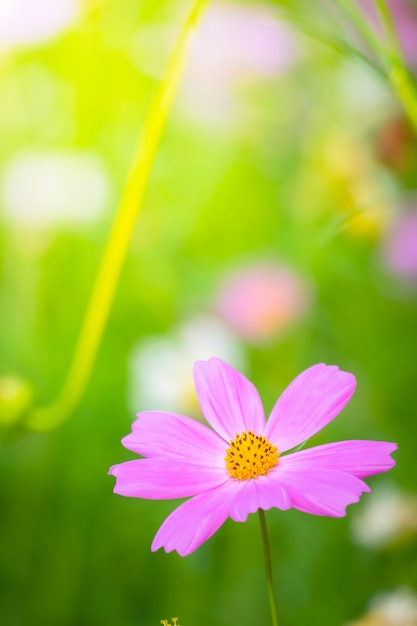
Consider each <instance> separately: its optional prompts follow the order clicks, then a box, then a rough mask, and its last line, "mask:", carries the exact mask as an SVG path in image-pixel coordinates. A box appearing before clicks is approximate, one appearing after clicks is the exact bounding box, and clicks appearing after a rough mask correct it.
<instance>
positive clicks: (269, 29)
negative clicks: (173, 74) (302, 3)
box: [183, 2, 298, 120]
mask: <svg viewBox="0 0 417 626" xmlns="http://www.w3.org/2000/svg"><path fill="white" fill-rule="evenodd" d="M297 57H298V54H297V48H296V45H295V42H294V38H293V35H292V33H291V31H290V30H289V28H288V27H287V25H286V24H285V23H283V22H282V21H281V20H280V19H279V18H278V15H277V13H276V12H274V11H273V9H271V7H270V6H269V5H267V4H262V3H261V4H257V5H256V6H255V5H245V6H243V5H236V4H231V3H227V2H226V3H223V4H222V3H219V4H216V5H213V6H212V7H210V8H209V10H208V11H207V15H206V17H205V19H204V21H203V23H202V24H201V27H200V29H199V32H198V33H197V36H196V39H195V43H194V46H193V50H192V53H191V54H190V60H189V63H188V67H187V71H186V74H185V78H184V85H183V89H184V95H185V98H184V101H183V105H184V106H186V107H187V109H188V110H189V111H190V113H192V112H195V113H196V114H197V115H198V117H199V118H206V119H208V120H213V119H214V120H218V119H219V118H220V119H224V118H225V117H227V119H230V118H231V116H232V115H233V113H234V109H235V107H234V105H235V104H236V102H234V95H235V92H236V89H237V88H238V87H240V86H241V85H247V84H252V83H253V82H254V81H259V80H260V79H268V78H272V77H274V76H278V75H280V74H282V73H284V72H285V71H286V70H287V69H288V68H289V67H291V66H292V65H293V63H294V60H295V59H296V58H297Z"/></svg>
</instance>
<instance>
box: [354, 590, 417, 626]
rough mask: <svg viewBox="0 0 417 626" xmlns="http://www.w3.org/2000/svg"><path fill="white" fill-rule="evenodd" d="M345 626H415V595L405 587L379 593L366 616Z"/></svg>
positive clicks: (416, 609) (416, 597) (416, 600)
mask: <svg viewBox="0 0 417 626" xmlns="http://www.w3.org/2000/svg"><path fill="white" fill-rule="evenodd" d="M346 626H417V594H416V593H415V592H414V591H412V590H411V589H408V588H405V587H402V588H399V589H396V590H394V591H391V592H389V593H380V594H378V595H376V596H375V597H374V598H373V600H372V601H371V603H370V609H369V612H368V613H367V614H366V615H364V616H363V617H362V618H360V619H359V620H357V621H355V622H350V623H349V624H347V625H346Z"/></svg>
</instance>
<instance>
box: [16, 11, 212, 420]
mask: <svg viewBox="0 0 417 626" xmlns="http://www.w3.org/2000/svg"><path fill="white" fill-rule="evenodd" d="M208 2H209V0H196V1H195V3H194V6H193V8H192V10H191V12H190V14H189V15H188V18H187V20H186V21H185V23H184V26H183V28H182V31H181V33H180V36H179V39H178V41H177V43H176V46H175V48H174V50H173V53H172V56H171V58H170V61H169V64H168V68H167V74H166V77H165V79H164V80H163V81H162V83H161V84H160V86H159V88H158V90H157V93H156V95H155V98H154V100H153V103H152V105H151V108H150V111H149V114H148V118H147V121H146V124H145V128H144V132H143V135H142V138H141V141H140V142H139V146H138V149H137V151H136V155H135V157H134V160H133V165H132V169H131V172H130V175H129V177H128V180H127V183H126V186H125V189H124V192H123V195H122V198H121V201H120V205H119V208H118V211H117V214H116V219H115V222H114V224H113V227H112V229H111V231H110V235H109V238H108V241H107V245H106V247H105V250H104V253H103V257H102V261H101V264H100V267H99V269H98V273H97V277H96V280H95V283H94V286H93V289H92V293H91V296H90V301H89V304H88V307H87V311H86V313H85V317H84V320H83V323H82V326H81V331H80V335H79V338H78V341H77V344H76V347H75V351H74V356H73V359H72V362H71V365H70V368H69V371H68V375H67V378H66V380H65V382H64V384H63V386H62V389H61V391H60V393H59V395H58V397H57V398H56V400H55V401H54V402H53V403H52V404H50V405H48V406H46V407H40V408H35V409H34V410H33V411H32V412H31V413H30V414H29V415H28V417H27V420H26V423H27V425H28V426H29V427H30V428H33V429H35V430H49V429H51V428H54V427H56V426H58V425H59V424H61V423H62V422H64V421H65V420H66V419H67V417H68V416H69V415H70V414H71V413H72V411H73V410H74V409H75V408H76V406H77V405H78V403H79V402H80V400H81V398H82V396H83V394H84V391H85V388H86V386H87V384H88V381H89V379H90V376H91V372H92V369H93V367H94V362H95V359H96V356H97V351H98V349H99V346H100V343H101V339H102V336H103V332H104V329H105V327H106V323H107V319H108V316H109V312H110V308H111V305H112V302H113V299H114V295H115V291H116V287H117V284H118V281H119V276H120V272H121V269H122V266H123V262H124V259H125V257H126V253H127V250H128V247H129V243H130V239H131V236H132V232H133V229H134V226H135V223H136V218H137V216H138V213H139V210H140V208H141V204H142V200H143V196H144V193H145V190H146V186H147V183H148V179H149V174H150V171H151V167H152V164H153V161H154V157H155V154H156V151H157V148H158V146H159V143H160V140H161V137H162V133H163V130H164V128H165V124H166V120H167V117H168V114H169V111H170V109H171V106H172V103H173V100H174V97H175V94H176V91H177V88H178V85H179V82H180V79H181V77H182V74H183V70H184V67H185V63H186V60H187V51H188V48H189V44H190V40H191V36H192V34H193V32H194V30H195V28H196V26H197V24H198V22H199V20H200V18H201V17H202V15H203V12H204V10H205V8H206V6H207V5H208Z"/></svg>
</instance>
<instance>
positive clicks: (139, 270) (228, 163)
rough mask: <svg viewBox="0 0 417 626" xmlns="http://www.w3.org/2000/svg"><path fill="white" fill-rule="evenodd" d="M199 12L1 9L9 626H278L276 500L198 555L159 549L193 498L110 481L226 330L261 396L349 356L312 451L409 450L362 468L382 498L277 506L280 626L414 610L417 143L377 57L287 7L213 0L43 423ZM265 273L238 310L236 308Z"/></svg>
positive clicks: (2, 432)
mask: <svg viewBox="0 0 417 626" xmlns="http://www.w3.org/2000/svg"><path fill="white" fill-rule="evenodd" d="M281 4H282V3H281ZM317 4H318V5H320V6H318V7H317V9H316V15H315V24H316V26H315V27H314V28H315V29H316V31H315V32H316V34H317V32H319V31H320V28H319V26H320V24H324V23H326V21H328V25H330V26H329V28H330V30H331V32H332V34H333V35H334V36H335V37H337V36H338V35H339V33H340V32H341V31H342V29H343V18H342V16H339V15H337V12H335V13H334V15H330V13H331V11H330V13H329V7H328V5H327V4H326V3H325V2H322V3H317ZM30 5H31V6H32V9H31V10H29V6H30ZM287 5H288V7H289V8H290V9H291V10H294V12H295V13H294V14H295V15H297V11H301V12H302V11H304V9H305V8H306V7H307V9H308V4H306V5H305V6H304V5H303V3H299V4H297V3H295V2H292V3H287ZM411 5H412V3H411V4H410V6H409V9H412V6H411ZM190 6H191V3H190V2H186V1H185V0H184V2H179V1H176V0H169V1H168V0H166V1H161V0H157V1H155V0H84V1H83V2H82V1H81V0H80V1H79V2H76V1H75V0H71V1H70V0H62V1H61V2H51V1H49V2H48V1H47V0H36V2H35V0H33V1H32V2H25V1H24V0H6V2H5V5H4V7H5V8H4V9H3V14H2V13H1V11H0V137H1V140H0V168H1V174H0V419H1V424H0V511H1V514H0V580H1V585H0V594H1V595H0V623H1V624H2V625H4V626H15V625H16V626H22V625H23V626H26V625H27V626H56V625H59V626H86V625H89V626H93V625H94V626H95V625H97V626H98V625H100V626H110V625H111V626H116V625H117V626H153V625H156V624H159V623H160V620H161V619H170V618H171V616H178V617H179V618H180V619H179V623H180V624H181V626H197V624H198V625H199V626H206V625H207V626H208V624H216V626H231V624H242V625H244V624H256V625H258V624H268V623H269V612H268V605H267V597H266V591H265V584H264V564H263V555H262V546H261V536H260V530H259V527H258V520H257V517H256V516H250V518H249V520H248V522H247V523H246V524H236V523H233V522H231V521H230V520H229V521H228V522H227V523H226V524H225V525H224V526H223V527H222V528H221V529H220V530H219V531H218V532H217V533H216V534H215V535H214V537H213V538H212V539H210V540H209V541H208V542H207V543H206V544H204V545H203V546H202V547H201V548H200V549H199V550H198V551H197V552H196V553H194V554H192V555H191V556H189V557H186V558H183V559H182V558H181V557H179V556H178V555H177V554H176V553H171V554H168V555H167V554H165V553H164V552H162V551H159V552H158V553H156V554H152V553H151V552H150V545H151V542H152V538H153V536H154V534H155V532H156V530H157V529H158V527H159V525H160V524H161V523H162V521H163V520H164V519H165V517H166V516H167V515H168V514H169V512H170V511H172V510H173V508H174V507H175V506H176V504H177V503H175V502H151V501H145V500H135V499H129V498H121V497H119V496H115V495H113V494H112V488H113V484H114V479H113V478H111V477H109V476H107V471H108V468H109V466H110V465H113V464H115V463H119V462H122V461H124V460H128V459H132V458H134V455H133V454H132V453H130V452H128V451H127V450H125V449H124V448H123V447H122V446H121V444H120V439H121V438H122V437H123V436H124V435H126V434H127V433H128V432H129V430H130V424H131V423H132V421H133V420H134V418H135V413H136V412H137V411H139V410H142V409H145V408H167V409H169V408H171V410H173V411H179V412H183V413H185V414H188V415H192V416H193V417H196V418H201V416H200V415H199V412H198V408H197V406H196V401H195V397H194V396H193V391H192V381H191V378H190V376H191V370H192V365H193V361H194V360H195V359H197V358H207V357H208V356H209V354H208V353H210V352H211V351H212V350H213V346H216V354H217V355H218V356H224V358H228V359H229V360H230V362H231V363H232V364H233V365H235V366H236V367H239V368H240V369H241V370H242V371H243V372H244V373H245V374H246V375H247V376H248V377H249V378H250V379H251V380H252V381H253V382H254V383H255V385H256V386H257V387H258V389H259V391H260V394H261V397H262V398H263V400H264V404H265V409H266V411H267V412H268V411H269V410H270V409H271V408H272V406H273V404H274V402H275V401H276V398H277V397H278V395H279V393H280V392H281V391H282V390H283V389H284V388H285V386H286V385H287V384H288V383H289V382H290V381H291V380H292V378H294V377H295V376H296V375H297V374H298V373H299V372H300V371H302V370H303V369H305V368H306V367H308V366H310V365H312V364H314V363H317V362H326V363H329V364H337V365H338V366H339V367H340V368H342V369H345V370H347V371H350V372H353V373H354V374H355V376H356V377H357V391H356V393H355V395H354V397H353V399H352V401H351V402H350V404H349V405H348V407H347V408H346V409H345V410H344V411H343V413H342V415H341V416H339V417H338V418H337V419H336V420H335V422H333V423H332V424H331V425H329V426H328V427H327V428H326V429H325V431H324V432H320V433H319V434H318V435H316V436H315V437H314V438H313V440H312V441H311V442H309V445H314V444H319V443H327V442H331V441H337V440H341V439H360V438H364V439H366V438H369V439H381V440H386V441H395V442H397V443H398V445H399V451H398V452H397V453H396V460H397V466H396V467H395V468H394V470H392V471H391V472H390V473H389V474H388V475H381V476H376V477H373V478H371V479H369V484H370V485H371V487H372V488H375V492H374V493H373V494H370V495H364V496H363V498H362V500H361V502H360V503H359V504H357V505H353V506H352V507H350V508H349V509H348V514H347V517H346V518H342V519H330V518H318V517H313V516H310V515H306V514H303V513H300V512H298V511H288V512H282V511H278V510H271V511H269V512H268V513H267V520H268V522H269V528H270V534H271V545H272V555H273V563H274V576H275V586H276V593H277V600H278V605H279V610H280V623H282V625H283V626H296V625H297V626H299V625H305V624H314V625H316V624H317V626H339V625H340V626H342V625H345V624H348V623H351V622H352V623H353V622H354V620H358V619H359V618H361V616H362V617H363V620H364V621H361V622H360V624H368V623H369V624H371V623H372V624H380V625H382V626H385V625H386V624H391V622H389V621H383V620H384V619H388V618H387V617H386V616H385V618H384V617H380V618H379V619H380V621H372V622H371V621H367V619H368V618H367V617H364V616H366V614H368V615H369V611H372V608H370V606H371V605H370V603H372V599H374V598H375V597H380V596H379V595H378V594H381V593H385V594H390V593H395V592H397V591H398V590H401V589H402V590H403V591H404V590H408V591H406V593H409V598H414V600H410V602H414V609H415V596H412V591H413V590H415V591H417V568H416V556H417V534H416V533H417V522H416V520H417V504H416V498H417V494H416V489H417V485H416V461H415V459H416V445H415V438H416V434H417V429H416V417H417V415H416V408H415V407H416V403H415V395H414V394H415V380H416V366H415V363H416V353H417V333H416V322H417V260H416V258H415V257H416V254H414V257H413V249H414V250H417V226H416V219H415V215H416V214H415V213H414V211H417V196H415V195H414V194H416V190H415V187H416V184H415V181H416V175H417V157H416V152H417V150H416V145H417V144H416V140H415V136H414V135H413V131H412V129H411V127H410V126H409V123H408V122H407V120H406V118H405V116H404V114H403V113H402V111H401V108H400V105H399V104H398V103H397V102H396V100H395V98H394V96H392V94H391V92H390V89H389V87H388V86H387V85H386V84H384V82H383V80H382V79H381V78H380V77H379V76H378V75H377V73H375V72H373V70H372V69H371V68H370V67H368V66H367V65H366V63H363V62H361V61H360V60H357V59H355V58H350V57H347V56H346V55H342V54H339V53H338V52H336V51H334V50H333V49H332V48H331V47H330V46H328V45H325V44H324V43H323V42H322V41H320V37H319V36H318V35H317V36H314V37H307V36H306V35H305V34H304V33H303V32H301V31H303V30H305V28H301V30H300V27H299V26H298V27H297V23H296V22H293V24H292V25H291V26H290V25H289V24H288V23H286V22H282V21H281V20H279V15H280V13H279V12H277V10H278V5H274V4H272V3H269V4H267V3H264V2H263V3H259V2H228V3H224V2H221V1H220V0H219V1H217V0H213V3H212V6H211V7H210V9H209V11H208V13H207V15H206V17H205V19H204V23H203V25H202V27H201V29H200V31H199V34H198V36H197V38H196V41H195V45H194V47H193V49H192V50H191V52H190V60H189V65H188V68H187V71H186V75H185V78H184V81H183V84H182V86H181V88H180V92H179V94H178V97H177V99H176V102H175V105H174V108H173V111H172V112H171V115H170V118H169V123H168V126H167V129H166V132H165V134H164V137H163V141H162V144H161V147H160V149H159V152H158V155H157V158H156V160H155V164H154V167H153V170H152V174H151V179H150V181H149V186H148V191H147V194H146V197H145V201H144V204H143V208H142V212H141V214H140V217H139V219H138V222H137V226H136V229H135V232H134V236H133V239H132V242H131V246H130V249H129V254H128V258H127V261H126V263H125V265H124V268H123V272H122V275H121V279H120V283H119V286H118V290H117V294H116V297H115V300H114V303H113V307H112V311H111V315H110V319H109V323H108V326H107V328H106V331H105V334H104V338H103V341H102V345H101V347H100V350H99V354H98V358H97V361H96V363H95V367H94V371H93V373H92V376H91V380H90V383H89V385H88V388H87V391H86V393H85V395H84V397H83V399H82V401H81V403H80V405H79V407H78V408H77V410H76V411H75V412H74V413H73V414H72V415H71V416H70V418H69V419H68V420H67V421H66V422H65V423H64V424H63V425H61V426H60V427H58V428H56V429H54V430H52V431H51V432H47V433H39V432H33V431H31V430H30V429H28V428H27V427H26V426H25V424H24V416H25V412H24V410H25V408H27V407H28V406H29V407H30V406H31V405H32V403H36V404H38V405H44V404H47V403H48V402H51V401H52V400H53V398H54V397H56V395H57V393H58V391H59V389H60V387H61V386H62V384H63V381H64V379H65V376H66V373H67V371H68V367H69V363H70V360H71V357H72V353H73V349H74V344H75V342H76V339H77V336H78V332H79V329H80V325H81V322H82V319H83V315H84V312H85V310H86V306H87V302H88V298H89V294H90V291H91V288H92V284H93V280H94V277H95V275H96V272H97V269H98V266H99V263H100V258H101V254H102V251H103V248H104V245H105V242H106V239H107V235H108V233H109V230H110V228H111V225H112V222H113V219H114V216H115V212H116V210H117V205H118V200H119V197H120V195H121V192H122V190H123V185H124V183H125V180H126V176H127V172H128V171H129V167H130V163H131V160H132V157H133V153H134V150H135V146H136V143H137V139H138V136H139V134H140V131H141V129H142V128H143V125H144V123H145V119H146V113H147V111H148V109H149V106H150V103H151V101H152V97H153V95H154V93H155V88H156V86H157V84H158V82H159V81H160V80H161V77H162V76H163V73H164V69H165V66H166V61H167V58H168V56H169V51H170V50H171V48H172V45H173V42H174V41H175V37H176V35H177V34H178V32H179V29H180V27H181V24H182V22H183V20H184V18H185V16H186V14H187V11H188V10H189V7H190ZM288 7H287V8H288ZM303 15H304V14H303ZM407 15H408V14H407ZM410 15H411V13H410ZM308 18H309V16H308V14H307V16H306V17H305V19H307V20H308ZM303 19H304V18H303ZM399 19H400V18H399ZM406 21H407V23H408V24H409V26H410V27H411V26H412V21H411V18H410V17H409V16H408V17H407V20H406ZM416 23H417V21H416ZM317 25H318V26H317ZM317 28H319V31H317ZM313 30H314V29H313ZM414 32H415V31H414ZM405 45H407V43H405ZM416 56H417V55H416ZM409 62H410V65H411V66H412V63H413V62H414V60H413V59H412V58H410V59H409ZM404 217H405V218H406V219H408V220H409V222H407V224H408V225H406V227H401V220H402V219H403V218H404ZM413 220H414V221H413ZM413 227H414V231H413ZM413 233H414V234H413ZM401 236H403V237H405V240H401ZM413 236H414V239H413ZM395 237H397V239H398V238H399V241H398V240H397V239H395ZM402 253H404V254H403V256H402ZM254 268H255V269H254ZM265 268H267V269H266V270H265ZM271 268H273V269H272V270H271ZM264 271H266V274H265V275H264V274H263V272H264ZM251 272H252V273H251ZM253 272H255V274H253ZM245 276H246V277H248V276H249V279H248V284H247V285H246V287H245V289H246V291H245V294H246V295H245V296H244V301H243V302H244V304H239V305H238V306H237V311H238V312H237V313H236V311H235V314H236V315H237V318H236V319H235V318H233V314H232V313H230V312H229V313H230V314H229V313H227V312H226V309H227V306H228V305H227V304H225V303H224V300H225V298H226V299H227V297H228V295H230V294H233V289H234V288H233V289H232V284H233V280H236V277H240V278H241V280H243V282H244V278H242V277H245ZM254 276H255V278H254ZM265 276H266V277H265ZM260 283H261V284H262V285H264V286H263V287H262V289H261V290H260V291H259V290H258V291H257V289H258V287H259V284H260ZM236 289H237V291H239V284H238V287H236ZM251 289H252V290H254V291H253V292H251ZM251 294H252V295H251ZM263 298H265V301H264V300H263ZM252 307H255V308H256V310H257V311H258V313H256V314H254V316H253V319H252V318H251V310H252ZM258 309H259V310H258ZM227 310H229V309H227ZM373 505H374V506H375V507H376V509H375V510H373V509H372V506H373ZM378 507H379V508H378ZM367 612H368V613H367ZM383 612H384V609H383V608H382V609H380V613H381V615H382V614H383ZM416 615H417V610H416V612H415V613H414V619H415V620H416V621H410V622H404V624H407V625H412V624H417V617H416ZM371 619H373V618H372V617H370V618H369V620H371ZM377 619H378V618H377ZM355 623H356V622H355ZM357 623H358V624H359V622H357ZM392 623H393V624H394V622H392ZM397 623H398V624H402V623H403V622H395V624H397Z"/></svg>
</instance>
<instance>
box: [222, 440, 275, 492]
mask: <svg viewBox="0 0 417 626" xmlns="http://www.w3.org/2000/svg"><path fill="white" fill-rule="evenodd" d="M278 459H279V455H278V448H277V447H276V446H273V445H272V444H271V443H269V441H268V440H267V439H265V437H263V436H262V435H255V433H254V432H253V431H252V430H249V431H248V432H247V433H246V432H244V433H241V434H240V435H239V433H236V438H235V439H233V441H231V442H230V448H228V449H227V450H226V456H225V457H224V460H225V461H226V467H227V471H228V472H229V474H230V476H231V477H232V478H237V479H238V480H246V479H247V478H255V477H256V476H263V475H264V474H267V473H268V472H269V470H270V469H271V468H272V467H275V465H276V464H277V463H278Z"/></svg>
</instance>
